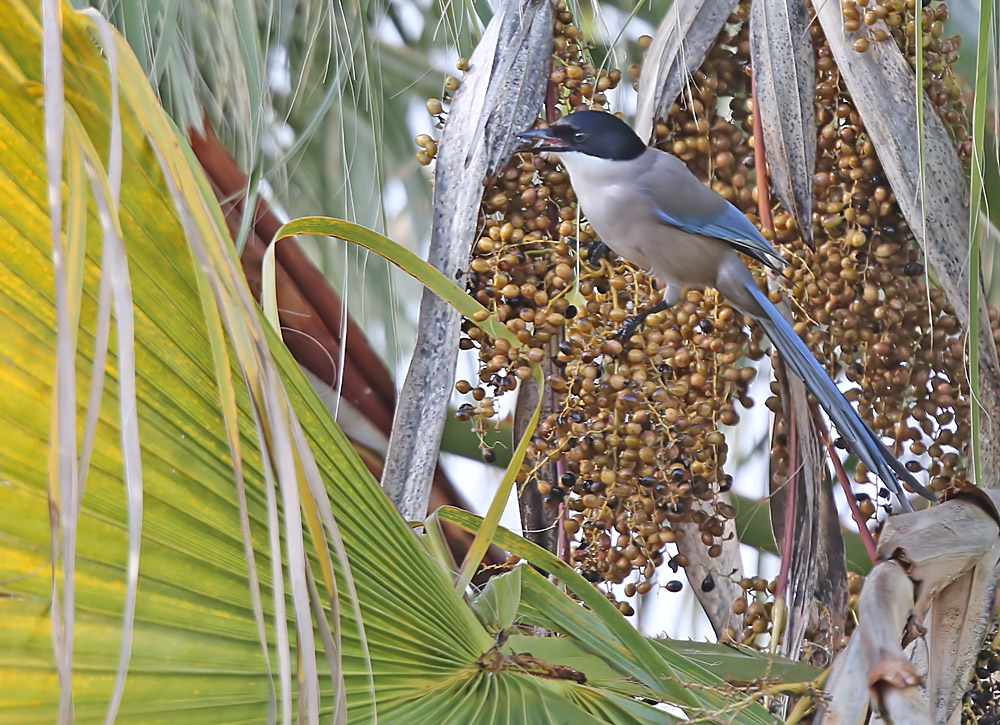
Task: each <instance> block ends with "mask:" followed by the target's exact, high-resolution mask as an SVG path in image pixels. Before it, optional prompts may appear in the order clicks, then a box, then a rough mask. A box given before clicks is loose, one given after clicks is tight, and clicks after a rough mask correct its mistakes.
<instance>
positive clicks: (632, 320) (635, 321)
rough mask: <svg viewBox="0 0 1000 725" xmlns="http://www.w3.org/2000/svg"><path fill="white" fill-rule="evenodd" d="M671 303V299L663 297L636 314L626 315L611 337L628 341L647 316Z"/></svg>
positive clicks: (668, 306) (667, 306)
mask: <svg viewBox="0 0 1000 725" xmlns="http://www.w3.org/2000/svg"><path fill="white" fill-rule="evenodd" d="M673 304H674V301H673V300H669V299H663V300H661V301H660V302H657V303H656V304H655V305H653V306H652V307H649V308H647V309H645V310H643V311H642V312H640V313H638V314H635V315H632V316H631V317H626V318H625V322H623V323H622V326H621V327H619V328H618V332H616V333H614V334H613V335H612V337H613V338H614V339H616V340H618V341H619V342H622V343H625V342H628V341H629V340H630V339H631V338H632V335H634V334H635V331H636V330H638V329H639V325H641V324H643V323H644V322H645V321H646V318H647V317H649V316H650V315H652V314H653V313H656V312H663V310H667V309H670V307H672V306H673Z"/></svg>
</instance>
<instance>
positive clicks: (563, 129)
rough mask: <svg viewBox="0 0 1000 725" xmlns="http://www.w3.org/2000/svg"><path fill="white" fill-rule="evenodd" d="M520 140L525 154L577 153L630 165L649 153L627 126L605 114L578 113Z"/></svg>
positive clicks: (528, 134)
mask: <svg viewBox="0 0 1000 725" xmlns="http://www.w3.org/2000/svg"><path fill="white" fill-rule="evenodd" d="M517 136H518V138H520V139H521V140H522V141H523V142H524V143H525V150H530V151H555V152H557V153H566V152H568V151H575V152H577V153H581V154H586V155H588V156H596V157H597V158H601V159H610V160H613V161H628V160H630V159H634V158H637V157H638V156H639V155H640V154H641V153H642V152H643V151H645V150H646V144H644V143H643V142H642V139H640V138H639V137H638V136H636V134H635V131H633V130H632V129H631V128H630V127H629V125H628V124H627V123H625V122H624V121H623V120H621V119H620V118H618V117H617V116H615V115H612V114H610V113H605V112H603V111H576V112H575V113H571V114H569V115H568V116H563V117H562V118H560V119H559V120H558V121H556V122H555V123H553V124H552V125H551V126H549V127H548V128H539V129H535V130H532V131H525V132H523V133H519V134H518V135H517Z"/></svg>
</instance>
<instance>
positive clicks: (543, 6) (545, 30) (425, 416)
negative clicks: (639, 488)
mask: <svg viewBox="0 0 1000 725" xmlns="http://www.w3.org/2000/svg"><path fill="white" fill-rule="evenodd" d="M551 55H552V4H551V3H549V2H548V1H547V0H520V1H519V2H510V3H505V4H504V5H503V7H502V8H501V9H500V10H499V11H498V12H497V13H496V15H494V16H493V19H492V20H491V21H490V24H489V25H488V26H487V28H486V32H485V33H484V34H483V38H482V40H481V41H480V42H479V45H477V46H476V49H475V51H474V52H473V54H472V57H471V58H470V59H469V70H468V72H467V73H466V74H465V78H464V79H463V81H462V85H461V86H460V87H459V89H458V91H456V93H455V98H454V100H453V102H452V104H451V109H450V111H449V114H448V121H447V123H446V124H445V129H444V132H443V134H442V136H441V142H440V144H439V147H438V148H439V150H438V155H437V165H436V167H435V172H434V212H433V220H432V224H431V243H430V251H429V253H428V261H429V262H430V263H431V264H433V265H434V266H435V267H436V268H437V269H439V270H440V271H441V272H442V273H443V274H444V275H445V276H447V277H449V278H451V279H458V280H459V283H460V284H462V283H463V280H464V279H465V276H464V275H465V270H466V268H467V266H468V262H469V254H470V251H471V248H472V244H473V242H474V240H475V237H476V227H477V224H478V222H479V212H480V203H481V201H482V196H483V181H484V180H485V179H486V178H487V177H489V176H491V175H492V174H493V173H494V172H495V171H496V169H497V168H499V166H500V165H501V164H503V163H504V162H505V161H506V160H507V157H508V156H509V155H510V152H511V150H512V148H513V144H514V140H513V138H512V136H513V134H514V133H515V132H517V131H522V130H524V129H526V128H528V127H530V126H531V124H532V122H533V121H534V120H535V118H536V117H537V115H538V111H539V110H540V109H541V106H542V101H543V99H544V97H545V87H546V83H547V81H548V76H549V67H550V61H549V59H550V57H551ZM460 319H461V318H460V316H459V314H458V312H456V311H455V310H454V309H452V307H451V306H450V305H449V304H448V303H446V302H444V301H442V300H440V299H438V298H437V297H436V296H435V295H434V294H433V293H431V292H429V291H428V290H424V293H423V297H422V298H421V301H420V320H419V322H418V327H417V341H416V346H415V349H414V353H413V360H412V361H411V362H410V367H409V370H408V371H407V373H406V380H405V382H404V383H403V389H402V391H401V392H400V395H399V402H398V403H397V405H396V416H395V419H394V420H393V426H392V436H391V438H390V440H389V453H388V456H387V458H386V462H385V472H384V474H383V476H382V487H383V488H384V489H385V491H386V493H387V494H388V496H389V498H390V499H391V500H392V502H393V503H394V504H395V505H396V508H397V509H399V512H400V513H401V514H402V515H403V516H404V517H405V518H407V519H411V520H413V519H418V520H422V519H423V518H424V516H426V514H427V501H428V499H429V496H430V488H431V478H432V476H433V474H434V467H435V465H436V463H437V455H438V448H439V445H440V441H441V431H442V430H443V428H444V418H445V416H446V415H447V407H448V405H447V404H448V400H449V398H450V397H451V389H452V384H453V382H454V380H453V376H454V370H455V361H456V359H457V355H458V338H459V323H460Z"/></svg>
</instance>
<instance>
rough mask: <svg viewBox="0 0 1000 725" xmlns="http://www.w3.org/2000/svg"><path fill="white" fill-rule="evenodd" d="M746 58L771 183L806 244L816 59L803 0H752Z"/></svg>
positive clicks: (809, 225)
mask: <svg viewBox="0 0 1000 725" xmlns="http://www.w3.org/2000/svg"><path fill="white" fill-rule="evenodd" d="M750 57H751V60H752V64H753V73H754V82H755V83H756V84H757V101H758V105H759V106H760V108H759V109H758V108H754V109H753V110H754V113H758V112H759V113H760V117H761V125H762V126H763V129H764V141H765V146H764V148H765V150H766V152H767V170H768V174H769V176H770V178H771V185H772V186H773V187H774V193H775V194H776V195H777V197H778V200H779V201H781V204H782V205H783V206H784V207H785V209H787V210H789V211H790V212H791V213H792V216H793V217H794V218H795V222H796V223H797V224H798V227H799V231H800V232H801V234H802V238H803V239H804V240H805V241H806V242H807V243H808V244H809V246H810V247H812V246H813V237H812V208H813V175H814V172H815V168H816V106H815V96H816V64H815V59H814V57H813V47H812V38H811V36H810V34H809V13H808V12H807V9H806V5H805V3H803V2H799V1H798V0H753V4H752V5H751V6H750Z"/></svg>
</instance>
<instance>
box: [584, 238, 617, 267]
mask: <svg viewBox="0 0 1000 725" xmlns="http://www.w3.org/2000/svg"><path fill="white" fill-rule="evenodd" d="M580 251H581V252H586V253H587V264H591V265H594V266H597V265H598V264H600V262H601V258H603V257H607V256H608V255H609V254H611V247H609V246H608V245H607V244H605V243H604V242H602V241H600V240H599V239H598V240H595V241H592V242H580Z"/></svg>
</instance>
